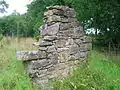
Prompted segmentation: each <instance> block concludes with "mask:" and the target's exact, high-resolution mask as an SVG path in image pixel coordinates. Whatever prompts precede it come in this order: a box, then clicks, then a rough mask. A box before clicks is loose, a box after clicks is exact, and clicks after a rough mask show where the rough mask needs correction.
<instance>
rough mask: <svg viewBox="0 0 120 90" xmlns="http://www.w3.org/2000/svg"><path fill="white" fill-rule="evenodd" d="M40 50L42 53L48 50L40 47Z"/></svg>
mask: <svg viewBox="0 0 120 90" xmlns="http://www.w3.org/2000/svg"><path fill="white" fill-rule="evenodd" d="M39 50H40V51H46V50H47V47H39Z"/></svg>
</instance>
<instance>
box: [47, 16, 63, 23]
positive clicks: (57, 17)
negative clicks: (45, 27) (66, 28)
mask: <svg viewBox="0 0 120 90" xmlns="http://www.w3.org/2000/svg"><path fill="white" fill-rule="evenodd" d="M61 21H62V18H61V17H60V16H57V15H53V16H50V17H49V18H48V19H47V21H46V23H49V22H61Z"/></svg>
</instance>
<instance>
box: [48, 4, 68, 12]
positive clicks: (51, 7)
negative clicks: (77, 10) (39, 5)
mask: <svg viewBox="0 0 120 90" xmlns="http://www.w3.org/2000/svg"><path fill="white" fill-rule="evenodd" d="M46 8H47V9H48V10H52V9H57V10H63V11H64V10H65V11H66V9H68V8H69V7H67V6H58V5H56V6H49V7H46Z"/></svg>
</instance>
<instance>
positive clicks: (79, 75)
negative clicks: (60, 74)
mask: <svg viewBox="0 0 120 90" xmlns="http://www.w3.org/2000/svg"><path fill="white" fill-rule="evenodd" d="M53 90H120V67H119V66H117V65H116V64H115V63H113V62H111V61H110V60H109V61H108V59H106V58H105V57H104V55H103V54H101V53H99V52H97V51H92V56H91V58H90V60H89V62H88V64H87V65H85V66H84V67H79V68H77V69H76V70H74V71H73V73H72V75H71V76H69V77H68V78H66V79H64V80H63V81H58V80H56V81H55V83H54V84H53Z"/></svg>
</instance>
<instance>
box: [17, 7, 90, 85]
mask: <svg viewBox="0 0 120 90" xmlns="http://www.w3.org/2000/svg"><path fill="white" fill-rule="evenodd" d="M47 9H48V11H47V12H45V13H44V22H45V25H43V26H42V27H40V41H39V42H38V43H37V44H36V43H35V45H38V46H39V49H38V50H37V51H29V52H27V51H21V52H17V55H18V59H22V60H24V62H25V64H26V69H27V72H28V74H29V75H30V77H31V78H32V80H33V81H34V82H35V83H36V84H38V85H45V84H46V83H48V81H49V80H51V79H53V78H63V77H66V76H68V75H69V74H70V73H71V71H72V68H73V67H74V66H76V65H77V64H79V63H81V61H85V60H87V56H88V51H89V47H88V43H90V42H89V40H87V38H86V37H85V36H84V32H83V28H82V26H80V24H79V22H78V21H77V19H76V18H75V16H76V14H75V11H74V9H72V8H69V7H67V6H51V7H47Z"/></svg>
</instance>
